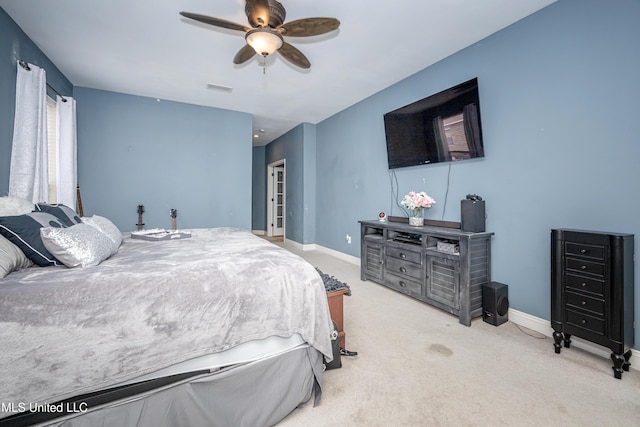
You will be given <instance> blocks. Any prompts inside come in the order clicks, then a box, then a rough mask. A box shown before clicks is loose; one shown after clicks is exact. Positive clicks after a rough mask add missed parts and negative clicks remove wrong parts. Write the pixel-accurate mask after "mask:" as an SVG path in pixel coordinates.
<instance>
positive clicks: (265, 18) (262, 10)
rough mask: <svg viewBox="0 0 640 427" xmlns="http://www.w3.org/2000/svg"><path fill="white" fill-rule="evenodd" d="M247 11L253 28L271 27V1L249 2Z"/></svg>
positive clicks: (255, 0) (253, 0)
mask: <svg viewBox="0 0 640 427" xmlns="http://www.w3.org/2000/svg"><path fill="white" fill-rule="evenodd" d="M245 10H246V12H247V17H248V18H249V23H250V24H251V26H252V27H254V28H255V27H266V26H268V25H269V0H247V6H246V8H245Z"/></svg>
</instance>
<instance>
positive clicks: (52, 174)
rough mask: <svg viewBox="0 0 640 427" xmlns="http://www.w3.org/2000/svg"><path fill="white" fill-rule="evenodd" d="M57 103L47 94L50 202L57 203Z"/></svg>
mask: <svg viewBox="0 0 640 427" xmlns="http://www.w3.org/2000/svg"><path fill="white" fill-rule="evenodd" d="M57 108H58V107H57V105H56V101H55V99H53V98H51V97H50V96H47V156H48V158H49V161H48V164H47V166H48V169H49V179H48V182H49V186H48V188H49V200H47V202H48V203H51V204H54V203H57V181H58V179H57V168H56V164H57V162H56V157H57V155H56V146H57V143H56V140H57V139H58V123H57V121H58V120H57V116H58V114H57Z"/></svg>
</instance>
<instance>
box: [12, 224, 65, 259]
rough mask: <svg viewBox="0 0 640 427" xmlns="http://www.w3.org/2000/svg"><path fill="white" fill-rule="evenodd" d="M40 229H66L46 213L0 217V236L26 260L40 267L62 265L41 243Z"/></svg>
mask: <svg viewBox="0 0 640 427" xmlns="http://www.w3.org/2000/svg"><path fill="white" fill-rule="evenodd" d="M42 227H60V228H66V226H65V225H64V224H63V223H62V222H61V221H60V220H59V219H58V218H57V217H55V216H53V215H51V214H49V213H46V212H31V213H28V214H24V215H16V216H3V217H0V234H2V235H3V236H4V237H5V238H7V239H8V240H9V241H10V242H11V243H13V244H14V245H16V246H17V247H19V248H20V250H22V252H24V254H25V255H26V256H27V258H29V259H30V260H31V261H33V262H34V263H35V264H37V265H39V266H40V267H47V266H50V265H62V263H61V262H60V261H58V260H57V259H56V258H55V257H54V256H53V255H51V252H49V251H48V250H47V248H45V246H44V244H43V243H42V238H41V237H40V229H41V228H42Z"/></svg>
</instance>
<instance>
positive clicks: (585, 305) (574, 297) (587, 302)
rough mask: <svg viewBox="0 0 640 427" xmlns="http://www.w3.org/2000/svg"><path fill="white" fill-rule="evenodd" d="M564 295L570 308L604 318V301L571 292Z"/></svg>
mask: <svg viewBox="0 0 640 427" xmlns="http://www.w3.org/2000/svg"><path fill="white" fill-rule="evenodd" d="M564 295H565V301H566V304H567V306H568V307H569V306H571V307H572V308H577V309H580V310H587V311H590V312H592V313H593V314H595V315H597V316H604V300H602V299H598V298H592V297H589V296H586V295H584V294H578V293H575V292H569V291H567V292H566V293H565V294H564Z"/></svg>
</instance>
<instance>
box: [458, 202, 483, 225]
mask: <svg viewBox="0 0 640 427" xmlns="http://www.w3.org/2000/svg"><path fill="white" fill-rule="evenodd" d="M460 209H461V211H460V214H461V215H460V216H461V217H462V224H461V228H462V231H471V232H480V231H485V224H484V217H485V214H484V200H462V201H461V202H460Z"/></svg>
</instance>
